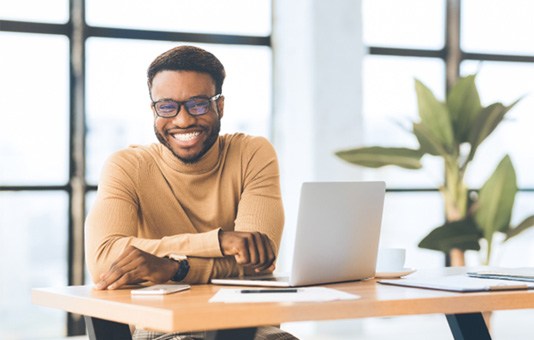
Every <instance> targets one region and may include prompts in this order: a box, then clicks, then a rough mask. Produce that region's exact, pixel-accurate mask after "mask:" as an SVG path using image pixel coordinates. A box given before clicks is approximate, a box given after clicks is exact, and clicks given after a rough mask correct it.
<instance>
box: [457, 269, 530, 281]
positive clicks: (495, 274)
mask: <svg viewBox="0 0 534 340" xmlns="http://www.w3.org/2000/svg"><path fill="white" fill-rule="evenodd" d="M467 275H469V276H470V277H478V278H483V279H498V280H514V281H527V282H534V268H532V267H522V268H491V269H484V270H477V271H472V272H468V273H467Z"/></svg>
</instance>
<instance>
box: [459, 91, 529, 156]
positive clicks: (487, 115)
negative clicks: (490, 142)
mask: <svg viewBox="0 0 534 340" xmlns="http://www.w3.org/2000/svg"><path fill="white" fill-rule="evenodd" d="M520 100H521V98H520V99H518V100H516V101H515V102H514V103H512V104H511V105H510V106H504V105H503V104H501V103H494V104H491V105H490V106H488V107H485V108H483V109H482V110H481V111H480V112H479V113H478V115H477V117H476V119H475V121H474V122H473V126H472V128H471V132H470V133H469V137H468V141H469V143H470V144H471V152H470V154H469V160H471V159H473V157H474V155H475V152H476V150H477V148H478V147H479V145H480V144H481V143H482V142H483V141H484V140H485V139H486V137H488V136H489V135H490V134H491V133H492V132H493V131H494V130H495V128H496V127H497V126H498V125H499V124H500V123H501V122H502V120H503V118H504V116H505V115H506V113H507V112H509V111H510V110H511V109H512V108H513V107H514V106H515V105H516V104H517V103H518V102H519V101H520Z"/></svg>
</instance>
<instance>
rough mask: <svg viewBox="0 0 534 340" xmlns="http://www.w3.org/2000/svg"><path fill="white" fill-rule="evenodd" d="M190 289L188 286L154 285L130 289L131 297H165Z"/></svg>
mask: <svg viewBox="0 0 534 340" xmlns="http://www.w3.org/2000/svg"><path fill="white" fill-rule="evenodd" d="M189 288H191V286H190V285H183V284H182V285H154V286H149V287H143V288H139V289H132V291H131V292H132V295H165V294H172V293H176V292H180V291H182V290H186V289H189Z"/></svg>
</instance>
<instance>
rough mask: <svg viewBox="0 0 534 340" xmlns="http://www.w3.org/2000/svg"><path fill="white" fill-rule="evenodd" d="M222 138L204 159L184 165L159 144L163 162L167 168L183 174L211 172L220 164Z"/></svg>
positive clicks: (219, 138)
mask: <svg viewBox="0 0 534 340" xmlns="http://www.w3.org/2000/svg"><path fill="white" fill-rule="evenodd" d="M221 143H222V139H221V137H218V138H217V140H216V141H215V143H213V145H212V147H211V148H210V149H209V150H208V152H206V154H205V155H204V156H202V158H201V159H200V160H199V161H197V162H196V163H191V164H188V163H184V162H182V161H181V160H179V159H178V158H177V157H176V156H175V155H174V154H173V153H172V152H171V151H170V150H169V149H168V148H167V147H166V146H164V145H163V144H159V148H160V150H161V155H162V158H163V161H164V162H165V164H166V165H167V166H169V167H170V168H172V169H173V170H176V171H178V172H181V173H186V174H192V173H197V174H202V173H206V172H209V171H211V170H212V169H214V168H215V167H216V166H217V164H218V163H219V159H220V157H219V156H220V154H221Z"/></svg>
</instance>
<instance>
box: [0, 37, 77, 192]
mask: <svg viewBox="0 0 534 340" xmlns="http://www.w3.org/2000/svg"><path fill="white" fill-rule="evenodd" d="M0 46H2V52H1V53H0V74H1V75H2V76H1V77H0V93H1V94H2V95H1V96H0V112H2V114H1V115H0V159H2V160H9V161H4V162H2V166H1V167H0V169H1V170H0V184H9V185H16V184H26V185H28V184H64V183H66V182H67V176H68V159H69V158H68V154H67V152H68V105H69V100H68V93H69V91H68V66H69V63H68V40H67V39H66V38H65V37H62V36H49V35H41V34H40V35H36V34H21V33H0Z"/></svg>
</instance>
